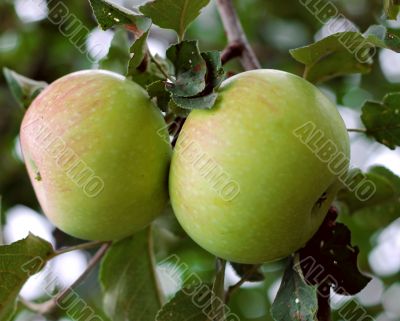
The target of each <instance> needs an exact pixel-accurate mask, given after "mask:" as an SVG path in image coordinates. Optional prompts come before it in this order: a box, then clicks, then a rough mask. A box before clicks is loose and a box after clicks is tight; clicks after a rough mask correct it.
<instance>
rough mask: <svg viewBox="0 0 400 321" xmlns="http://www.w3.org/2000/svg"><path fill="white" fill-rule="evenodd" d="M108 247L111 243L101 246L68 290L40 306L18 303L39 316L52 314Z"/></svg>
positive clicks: (84, 277) (24, 302)
mask: <svg viewBox="0 0 400 321" xmlns="http://www.w3.org/2000/svg"><path fill="white" fill-rule="evenodd" d="M110 246H111V242H109V243H106V244H103V246H102V247H101V248H100V249H99V250H98V251H97V252H96V254H95V255H94V256H93V257H92V258H91V259H90V261H89V263H88V265H87V267H86V270H85V271H84V272H83V273H82V274H81V275H80V276H79V277H78V278H77V279H76V281H75V282H74V283H73V284H72V285H71V286H69V287H68V288H65V289H64V290H62V291H61V292H60V293H58V294H57V295H56V296H55V297H53V298H52V299H50V300H49V301H46V302H44V303H40V304H37V303H33V302H27V301H24V300H22V299H20V301H21V302H22V304H24V305H25V307H26V308H28V309H29V310H31V311H33V312H36V313H39V314H41V315H45V314H49V313H52V312H53V311H54V310H55V309H56V308H57V306H58V305H59V302H62V300H63V299H65V298H66V297H67V296H68V295H69V294H70V293H71V292H72V291H73V290H74V288H76V287H77V286H78V285H80V284H81V283H82V281H83V280H85V279H86V277H87V276H88V275H89V274H90V272H92V270H93V269H94V268H95V267H96V265H97V264H98V263H99V261H100V260H101V259H102V258H103V256H104V255H105V254H106V252H107V250H108V249H109V247H110Z"/></svg>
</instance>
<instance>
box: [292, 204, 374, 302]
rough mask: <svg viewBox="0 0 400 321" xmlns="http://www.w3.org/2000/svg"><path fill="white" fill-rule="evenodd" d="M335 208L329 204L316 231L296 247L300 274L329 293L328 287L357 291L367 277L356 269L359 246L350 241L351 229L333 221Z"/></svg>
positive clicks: (335, 216) (339, 290)
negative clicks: (303, 244)
mask: <svg viewBox="0 0 400 321" xmlns="http://www.w3.org/2000/svg"><path fill="white" fill-rule="evenodd" d="M336 218H337V212H336V210H335V209H333V208H331V209H330V211H329V213H328V215H327V217H326V218H325V221H324V222H323V224H322V225H321V227H320V228H319V230H318V232H317V233H316V234H315V235H314V236H313V237H312V239H311V240H310V241H308V243H307V244H306V246H305V247H304V248H303V249H301V250H300V251H299V255H300V265H301V268H302V271H303V275H304V277H305V279H306V280H307V282H308V283H309V284H311V285H316V286H318V289H319V291H321V292H323V293H326V294H327V293H329V290H330V288H332V289H333V290H334V291H335V292H336V293H338V294H342V295H354V294H356V293H358V292H360V291H361V290H362V289H363V288H364V287H365V286H366V285H367V284H368V282H369V281H370V280H371V278H370V277H368V276H366V275H364V274H363V273H361V272H360V270H359V268H358V262H357V257H358V254H359V249H358V247H356V246H352V245H351V232H350V230H349V229H348V228H347V227H346V225H344V224H342V223H337V222H336Z"/></svg>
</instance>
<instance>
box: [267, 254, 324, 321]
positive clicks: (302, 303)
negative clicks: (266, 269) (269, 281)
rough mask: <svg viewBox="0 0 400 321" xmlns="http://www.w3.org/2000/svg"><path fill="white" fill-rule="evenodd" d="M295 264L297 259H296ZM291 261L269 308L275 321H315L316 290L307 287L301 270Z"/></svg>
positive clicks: (316, 307) (312, 287)
mask: <svg viewBox="0 0 400 321" xmlns="http://www.w3.org/2000/svg"><path fill="white" fill-rule="evenodd" d="M295 260H296V262H297V260H298V258H297V257H296V259H295ZM294 262H295V261H293V260H291V261H290V263H289V265H288V267H287V268H286V271H285V274H284V275H283V279H282V283H281V286H280V288H279V291H278V294H277V296H276V298H275V301H274V302H273V304H272V307H271V314H272V318H273V319H274V320H275V321H294V320H297V321H315V319H316V314H317V310H318V300H317V290H316V288H315V287H314V286H310V285H308V284H307V283H306V282H305V280H304V278H303V275H302V272H301V269H300V267H299V265H298V264H294Z"/></svg>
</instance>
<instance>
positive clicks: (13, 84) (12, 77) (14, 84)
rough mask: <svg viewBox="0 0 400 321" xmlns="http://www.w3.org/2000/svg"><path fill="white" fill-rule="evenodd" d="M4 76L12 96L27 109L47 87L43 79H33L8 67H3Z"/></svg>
mask: <svg viewBox="0 0 400 321" xmlns="http://www.w3.org/2000/svg"><path fill="white" fill-rule="evenodd" d="M3 73H4V77H5V79H6V81H7V84H8V87H9V88H10V90H11V92H12V94H13V96H14V98H15V99H16V100H17V102H18V104H19V105H20V106H21V107H22V108H25V109H27V108H28V107H29V106H30V105H31V103H32V101H33V100H34V99H35V98H36V97H37V96H38V95H39V94H40V92H41V91H42V90H43V89H44V88H46V87H47V83H46V82H44V81H35V80H32V79H29V78H26V77H24V76H22V75H19V74H17V73H16V72H15V71H12V70H10V69H8V68H3Z"/></svg>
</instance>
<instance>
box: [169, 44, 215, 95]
mask: <svg viewBox="0 0 400 321" xmlns="http://www.w3.org/2000/svg"><path fill="white" fill-rule="evenodd" d="M167 58H168V59H169V60H170V61H171V62H172V64H173V65H174V67H175V80H174V82H173V83H170V84H167V90H168V91H170V92H171V93H172V94H173V95H175V96H179V97H191V96H195V95H197V94H199V93H201V92H202V91H203V90H204V89H205V88H206V79H205V77H206V73H207V64H206V62H205V61H204V59H203V57H202V56H201V54H200V51H199V47H198V43H197V41H184V42H181V43H178V44H175V45H172V46H171V47H170V48H168V50H167Z"/></svg>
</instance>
